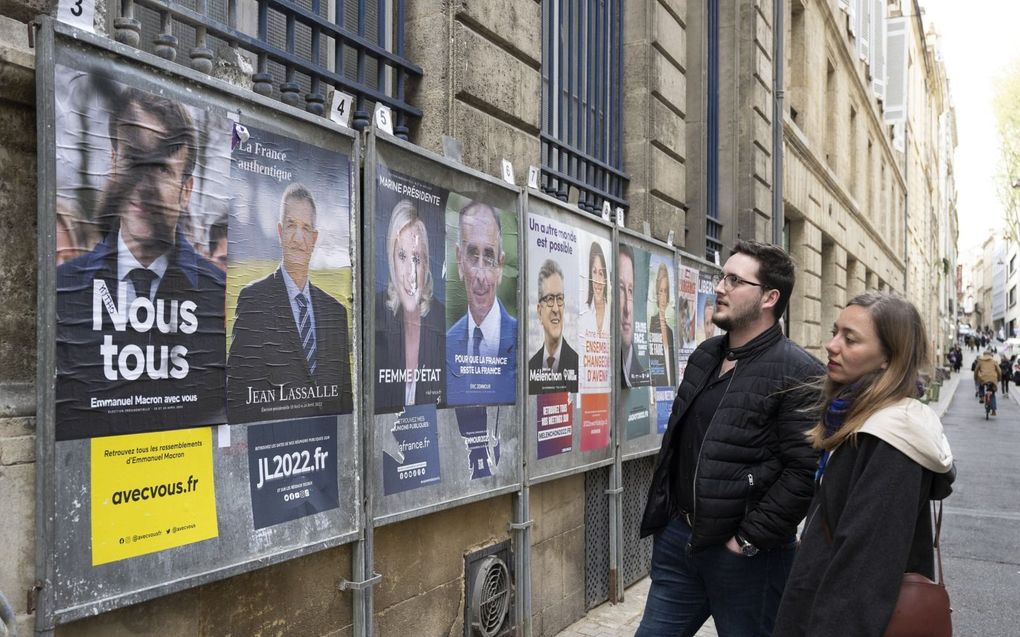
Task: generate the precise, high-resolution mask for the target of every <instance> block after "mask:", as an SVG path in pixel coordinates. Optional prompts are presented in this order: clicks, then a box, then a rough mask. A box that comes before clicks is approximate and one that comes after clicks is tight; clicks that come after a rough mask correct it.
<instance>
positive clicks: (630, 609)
mask: <svg viewBox="0 0 1020 637" xmlns="http://www.w3.org/2000/svg"><path fill="white" fill-rule="evenodd" d="M975 357H976V354H974V353H972V352H964V366H963V368H962V369H961V370H960V373H959V374H950V376H949V379H948V380H946V381H945V382H944V383H942V388H941V390H940V391H939V400H938V402H936V403H931V408H932V409H933V410H935V413H936V414H938V415H939V417H940V418H941V417H942V416H943V415H944V414H945V413H946V410H947V409H949V403H950V402H951V401H952V400H953V394H955V393H956V387H957V386H958V385H959V384H960V380H961V378H963V379H965V380H966V381H967V382H971V373H970V363H971V361H972V360H973V359H974V358H975ZM1014 389H1015V391H1013V392H1011V394H1012V396H1013V400H1015V401H1017V402H1018V403H1020V387H1016V388H1014ZM650 583H651V580H650V579H649V578H647V577H646V578H644V579H642V580H640V581H639V582H637V583H636V584H634V585H633V586H631V587H630V588H628V589H627V590H626V591H625V593H624V601H623V603H622V604H609V603H606V604H602V605H601V606H598V607H596V608H593V609H592V610H591V611H589V613H588V614H587V615H586V616H585V617H584V618H583V619H581V620H579V621H577V622H575V623H574V624H571V625H570V626H568V627H567V628H565V629H564V630H563V631H561V632H560V633H559V634H557V636H556V637H633V635H634V633H635V631H637V627H638V624H640V623H641V614H642V612H644V609H645V599H646V598H647V597H648V586H649V584H650ZM696 637H717V633H716V631H715V624H714V623H712V620H711V618H710V619H709V620H708V622H706V623H705V625H704V626H702V628H701V630H699V631H698V634H697V635H696Z"/></svg>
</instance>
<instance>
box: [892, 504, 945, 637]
mask: <svg viewBox="0 0 1020 637" xmlns="http://www.w3.org/2000/svg"><path fill="white" fill-rule="evenodd" d="M934 516H935V556H936V562H937V563H938V566H939V581H938V583H937V584H936V583H935V582H933V581H931V580H930V579H928V578H927V577H925V576H924V575H921V574H920V573H904V574H903V583H902V584H901V585H900V596H899V597H898V598H897V599H896V608H895V609H893V614H892V617H891V618H890V619H889V624H888V625H887V626H886V627H885V635H884V637H952V634H953V620H952V617H951V613H952V612H953V609H952V608H950V607H949V593H948V592H947V591H946V579H945V576H944V575H943V574H942V548H941V546H940V541H939V540H940V536H941V532H942V501H941V500H939V503H938V509H937V511H936V512H935V513H934Z"/></svg>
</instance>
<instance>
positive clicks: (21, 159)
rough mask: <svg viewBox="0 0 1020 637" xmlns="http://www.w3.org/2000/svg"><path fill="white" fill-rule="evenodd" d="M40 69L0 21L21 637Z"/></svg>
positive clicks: (31, 573) (3, 351)
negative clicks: (36, 96)
mask: <svg viewBox="0 0 1020 637" xmlns="http://www.w3.org/2000/svg"><path fill="white" fill-rule="evenodd" d="M34 66H35V56H34V55H33V54H32V52H31V51H30V50H29V49H28V43H27V30H26V28H25V25H24V24H22V23H20V22H16V21H14V20H9V19H6V18H0V130H2V131H4V132H3V135H2V136H0V166H3V173H4V177H3V179H2V180H0V236H3V238H4V239H3V249H0V299H3V303H2V304H0V506H2V507H3V520H4V521H3V523H2V524H0V564H3V565H4V567H3V568H0V593H3V594H4V596H6V598H7V601H8V602H9V603H10V604H11V606H12V607H13V608H14V612H15V613H16V614H17V616H18V632H19V634H23V635H28V634H31V632H32V630H33V628H34V622H33V618H32V615H30V614H29V612H28V591H29V590H30V589H31V588H32V583H33V582H34V581H35V418H34V417H33V415H34V413H35V345H36V344H35V335H36V330H35V324H36V312H35V298H36V267H35V263H36V232H35V220H36V213H35V210H36V194H35V184H36V150H35V145H36V135H35V72H34Z"/></svg>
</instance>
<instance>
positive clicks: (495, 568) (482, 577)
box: [471, 556, 510, 637]
mask: <svg viewBox="0 0 1020 637" xmlns="http://www.w3.org/2000/svg"><path fill="white" fill-rule="evenodd" d="M509 609H510V571H509V570H508V569H507V567H506V564H504V563H503V560H501V559H499V558H498V557H492V556H489V557H487V558H485V559H484V560H482V562H481V564H479V565H478V571H477V572H476V573H475V582H474V594H473V595H472V596H471V614H472V616H473V617H474V619H473V620H472V622H471V628H472V630H474V631H475V632H476V633H477V634H479V635H481V636H482V637H494V636H495V635H496V634H498V633H499V629H500V628H502V627H503V623H504V622H505V621H506V616H507V611H508V610H509Z"/></svg>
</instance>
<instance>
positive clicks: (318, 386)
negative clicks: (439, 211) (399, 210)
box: [217, 126, 354, 424]
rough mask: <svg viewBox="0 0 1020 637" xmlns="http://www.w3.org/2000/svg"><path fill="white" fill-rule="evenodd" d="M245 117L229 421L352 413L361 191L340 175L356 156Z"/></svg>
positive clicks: (234, 222) (231, 301)
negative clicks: (355, 223) (356, 195)
mask: <svg viewBox="0 0 1020 637" xmlns="http://www.w3.org/2000/svg"><path fill="white" fill-rule="evenodd" d="M246 128H247V132H248V135H249V137H248V139H247V140H245V141H244V142H241V141H238V143H237V144H236V147H235V148H234V151H233V161H232V162H231V183H232V184H233V186H234V188H233V193H232V194H233V197H232V198H231V206H230V216H229V230H230V235H229V241H228V245H229V251H228V255H227V264H228V265H227V271H226V274H227V286H226V289H227V295H226V307H227V317H226V320H227V416H228V419H229V422H230V423H231V424H241V423H252V422H261V421H266V420H280V419H289V418H298V417H314V416H325V415H339V414H350V413H352V411H353V399H352V390H351V387H352V376H351V368H352V357H351V340H352V339H351V336H352V327H353V324H354V321H353V318H354V317H353V315H352V309H353V308H352V307H351V300H352V299H353V295H352V283H353V271H352V268H351V251H350V244H351V236H350V231H351V202H352V196H351V188H350V182H349V180H347V179H344V178H340V179H338V178H337V176H338V175H340V176H345V175H348V174H350V157H348V156H345V155H342V154H340V153H335V152H332V151H329V150H327V149H325V148H321V147H318V146H315V145H313V144H307V143H304V142H301V141H299V140H296V139H293V138H290V137H287V136H284V135H277V134H274V133H271V132H269V131H266V130H262V129H260V128H256V127H254V126H250V127H246ZM217 247H218V244H217ZM267 351H270V352H272V356H271V357H270V356H266V352H267Z"/></svg>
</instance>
